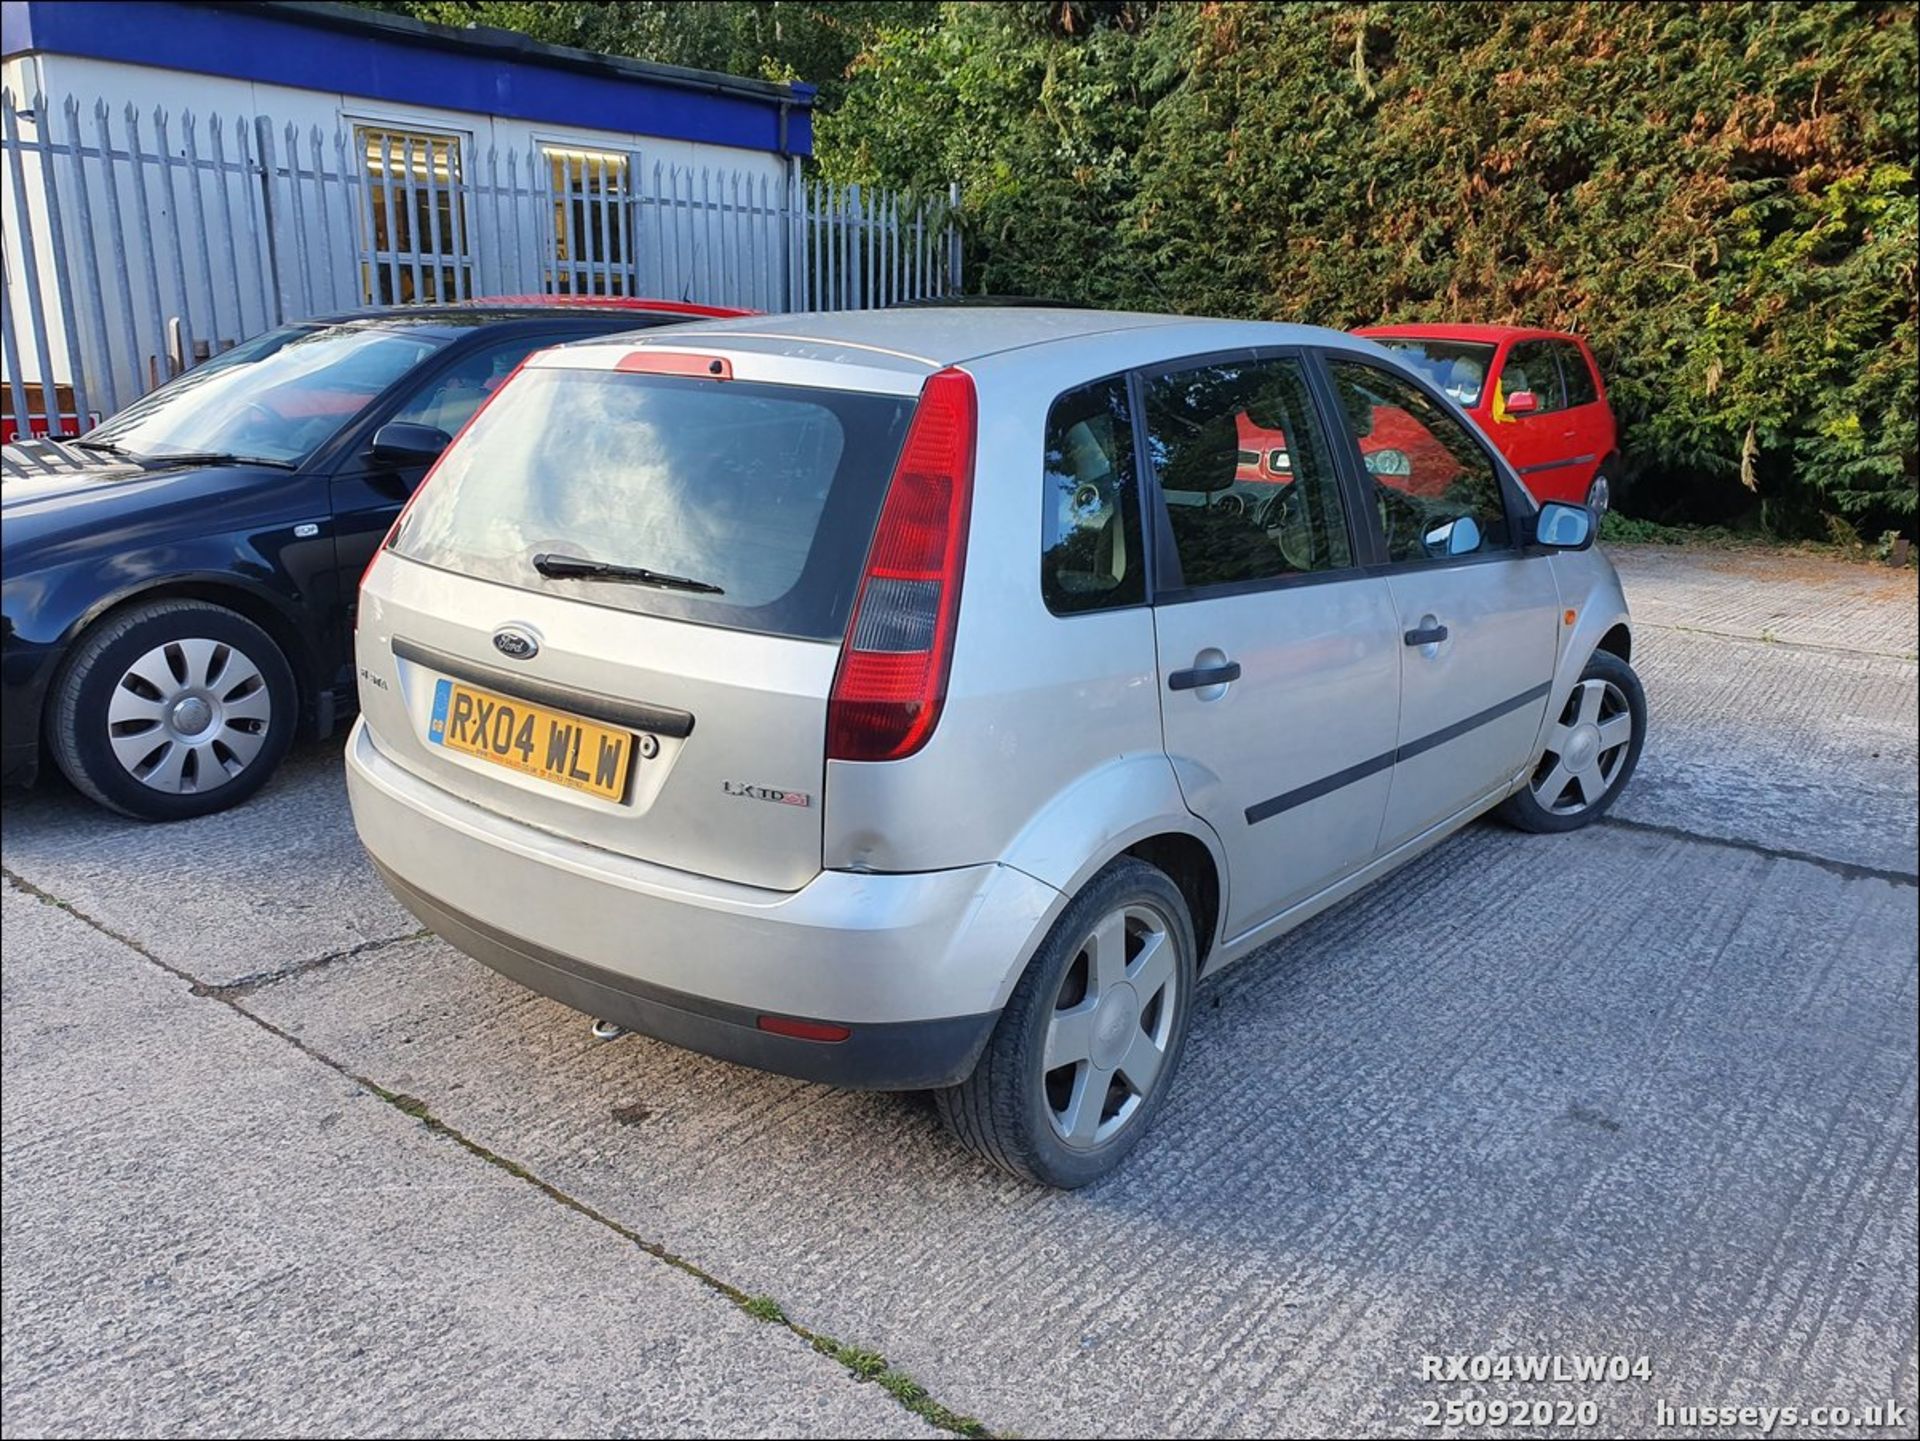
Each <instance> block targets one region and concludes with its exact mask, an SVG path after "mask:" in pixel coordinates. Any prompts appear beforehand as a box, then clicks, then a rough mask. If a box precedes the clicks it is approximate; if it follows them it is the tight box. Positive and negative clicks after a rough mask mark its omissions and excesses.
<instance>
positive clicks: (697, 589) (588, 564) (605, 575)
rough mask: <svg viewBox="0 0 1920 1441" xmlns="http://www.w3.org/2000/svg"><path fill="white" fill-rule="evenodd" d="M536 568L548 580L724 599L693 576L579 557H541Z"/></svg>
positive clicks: (711, 585)
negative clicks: (651, 588) (656, 588)
mask: <svg viewBox="0 0 1920 1441" xmlns="http://www.w3.org/2000/svg"><path fill="white" fill-rule="evenodd" d="M533 568H534V569H535V570H537V571H539V572H540V574H542V575H544V576H545V577H547V579H548V580H617V581H625V582H627V583H629V584H631V585H657V586H660V587H661V588H662V589H664V590H690V591H692V592H693V593H694V594H696V595H725V594H726V592H725V591H724V590H722V589H721V588H720V587H719V586H717V585H713V584H710V583H709V582H707V581H704V580H695V579H694V578H693V577H692V576H690V575H666V574H663V573H662V572H660V571H657V570H648V569H646V568H645V567H644V566H638V565H614V564H612V563H611V562H609V561H604V560H587V559H584V558H583V557H581V556H577V555H551V554H546V553H542V554H540V555H536V556H535V557H534V558H533Z"/></svg>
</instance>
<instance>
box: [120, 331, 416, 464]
mask: <svg viewBox="0 0 1920 1441" xmlns="http://www.w3.org/2000/svg"><path fill="white" fill-rule="evenodd" d="M445 344H446V342H445V340H443V339H441V338H439V337H436V336H429V335H418V334H414V333H411V332H409V331H403V330H384V329H381V328H379V327H377V326H360V325H335V326H328V327H326V328H325V329H317V330H316V329H314V328H312V327H310V326H298V325H290V326H286V327H284V328H282V329H280V330H270V331H268V332H267V333H266V334H265V335H259V336H255V337H254V338H253V339H252V340H249V341H247V342H246V343H245V344H243V345H237V346H235V347H234V348H233V349H232V350H229V351H227V352H225V353H224V354H221V355H218V356H215V357H214V358H213V359H212V360H209V361H207V362H206V363H205V364H203V365H199V366H196V367H194V368H193V369H192V370H190V371H188V372H187V373H186V374H185V375H183V376H181V377H180V378H179V379H178V380H176V381H174V382H173V383H172V384H170V385H167V386H164V387H162V388H161V389H159V390H156V391H154V392H153V394H151V395H148V396H145V397H143V398H142V399H140V400H137V401H135V402H134V403H133V404H132V405H130V406H128V407H127V408H126V409H125V410H123V411H121V412H120V413H119V414H118V415H116V416H114V417H113V418H112V419H110V420H109V421H107V423H106V424H105V425H102V426H100V427H99V428H98V429H97V430H94V431H93V432H92V433H91V434H89V435H88V436H87V437H86V439H87V440H88V441H89V442H93V443H98V444H108V443H111V444H113V445H115V446H118V447H120V448H122V449H124V450H128V451H131V452H133V453H134V454H135V455H140V456H146V457H155V458H165V457H167V456H178V455H200V454H208V453H212V454H219V455H234V456H239V457H242V458H246V459H257V460H270V461H276V462H280V463H283V464H288V465H298V464H300V463H301V462H302V461H304V460H305V459H306V458H307V457H308V456H310V455H312V454H313V453H314V451H316V450H318V449H319V448H320V447H321V446H322V445H323V444H325V443H326V441H327V440H329V439H330V438H331V437H332V436H333V435H334V434H335V433H336V432H337V431H338V430H340V428H341V427H342V426H344V425H346V424H347V423H348V422H349V421H351V420H353V419H354V418H355V417H356V416H358V415H359V414H360V412H361V411H362V410H363V409H364V408H365V407H366V405H367V404H368V402H370V401H371V400H373V399H374V398H375V397H376V396H378V395H379V394H380V393H381V392H382V391H384V390H385V389H386V388H387V387H388V386H390V385H392V384H393V383H394V382H395V381H397V380H399V379H400V377H401V376H403V375H405V374H406V373H407V372H408V371H410V370H412V369H413V368H414V367H415V366H417V365H419V364H420V363H421V362H422V361H424V360H426V359H427V357H429V356H430V355H432V354H433V353H434V352H435V351H437V350H439V349H440V348H441V347H442V346H443V345H445Z"/></svg>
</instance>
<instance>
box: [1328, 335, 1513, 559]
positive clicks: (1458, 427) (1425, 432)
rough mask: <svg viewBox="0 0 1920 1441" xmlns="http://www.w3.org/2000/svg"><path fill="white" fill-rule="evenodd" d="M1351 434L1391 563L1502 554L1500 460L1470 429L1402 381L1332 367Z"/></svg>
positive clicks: (1358, 368) (1340, 364)
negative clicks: (1370, 483) (1496, 463)
mask: <svg viewBox="0 0 1920 1441" xmlns="http://www.w3.org/2000/svg"><path fill="white" fill-rule="evenodd" d="M1329 368H1330V369H1331V370H1332V372H1333V380H1334V388H1335V389H1336V390H1337V391H1338V392H1339V395H1340V406H1341V410H1342V411H1343V412H1344V415H1345V418H1346V422H1347V428H1348V432H1349V434H1350V435H1351V436H1352V437H1353V440H1354V443H1355V444H1356V445H1357V446H1358V447H1359V451H1360V460H1361V463H1362V465H1364V466H1365V467H1366V471H1367V474H1368V475H1369V476H1371V477H1372V480H1373V494H1374V501H1375V504H1376V506H1377V507H1378V509H1379V513H1380V526H1381V530H1382V532H1383V533H1384V535H1385V537H1386V542H1387V558H1388V559H1389V560H1392V561H1408V560H1444V559H1447V558H1448V557H1450V556H1460V555H1472V554H1476V553H1479V552H1483V551H1490V550H1503V549H1506V548H1507V547H1508V546H1509V544H1510V541H1509V538H1508V537H1509V530H1508V525H1507V510H1506V502H1505V500H1504V498H1503V496H1502V494H1501V490H1500V477H1499V475H1498V473H1497V472H1496V471H1495V470H1494V466H1493V461H1492V460H1491V459H1490V458H1489V457H1488V455H1487V452H1486V451H1485V450H1483V449H1482V448H1481V447H1480V445H1479V443H1478V442H1476V441H1475V440H1474V438H1473V437H1472V436H1471V435H1470V434H1468V432H1467V428H1466V427H1465V426H1464V425H1462V424H1461V423H1460V422H1459V421H1458V420H1455V419H1454V418H1453V416H1452V415H1450V414H1449V413H1448V412H1447V411H1445V410H1444V409H1442V408H1441V406H1440V405H1439V404H1438V403H1437V402H1436V401H1434V400H1432V399H1431V398H1430V397H1429V396H1428V395H1427V394H1426V392H1424V391H1422V390H1421V389H1420V388H1419V387H1418V386H1416V385H1414V384H1413V383H1412V382H1411V381H1408V380H1406V379H1404V378H1402V377H1401V376H1397V375H1394V374H1392V373H1391V372H1389V371H1386V370H1382V369H1380V368H1379V367H1378V366H1373V365H1368V364H1366V363H1365V362H1364V361H1358V360H1337V359H1336V360H1333V361H1332V362H1330V366H1329Z"/></svg>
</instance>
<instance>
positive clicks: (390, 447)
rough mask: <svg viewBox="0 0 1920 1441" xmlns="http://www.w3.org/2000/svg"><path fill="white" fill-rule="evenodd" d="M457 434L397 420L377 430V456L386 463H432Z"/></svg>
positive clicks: (375, 440)
mask: <svg viewBox="0 0 1920 1441" xmlns="http://www.w3.org/2000/svg"><path fill="white" fill-rule="evenodd" d="M452 443H453V437H452V436H450V435H448V434H447V433H446V432H445V431H444V430H440V429H438V428H437V427H435V426H431V425H414V424H413V423H412V422H410V421H405V420H396V421H391V422H389V423H388V424H386V425H383V426H381V427H380V428H379V429H378V430H376V431H375V432H374V433H373V458H374V459H375V460H377V461H380V462H381V463H382V464H384V465H392V466H410V465H432V464H433V462H434V461H436V460H438V459H439V458H440V452H441V451H443V450H445V449H446V448H447V447H448V446H449V445H451V444H452Z"/></svg>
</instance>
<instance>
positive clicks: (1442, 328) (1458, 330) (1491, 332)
mask: <svg viewBox="0 0 1920 1441" xmlns="http://www.w3.org/2000/svg"><path fill="white" fill-rule="evenodd" d="M1353 333H1354V334H1355V335H1365V336H1370V337H1373V338H1375V339H1378V338H1380V337H1383V336H1404V337H1406V338H1409V339H1419V340H1467V341H1481V342H1484V343H1486V344H1489V345H1498V344H1499V343H1500V342H1501V341H1503V340H1522V339H1525V340H1576V341H1577V340H1578V339H1579V338H1580V337H1579V336H1577V335H1575V334H1573V333H1572V332H1571V331H1566V330H1542V329H1541V328H1539V327H1538V326H1533V325H1453V324H1448V325H1417V324H1415V325H1357V326H1355V327H1354V330H1353Z"/></svg>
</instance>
